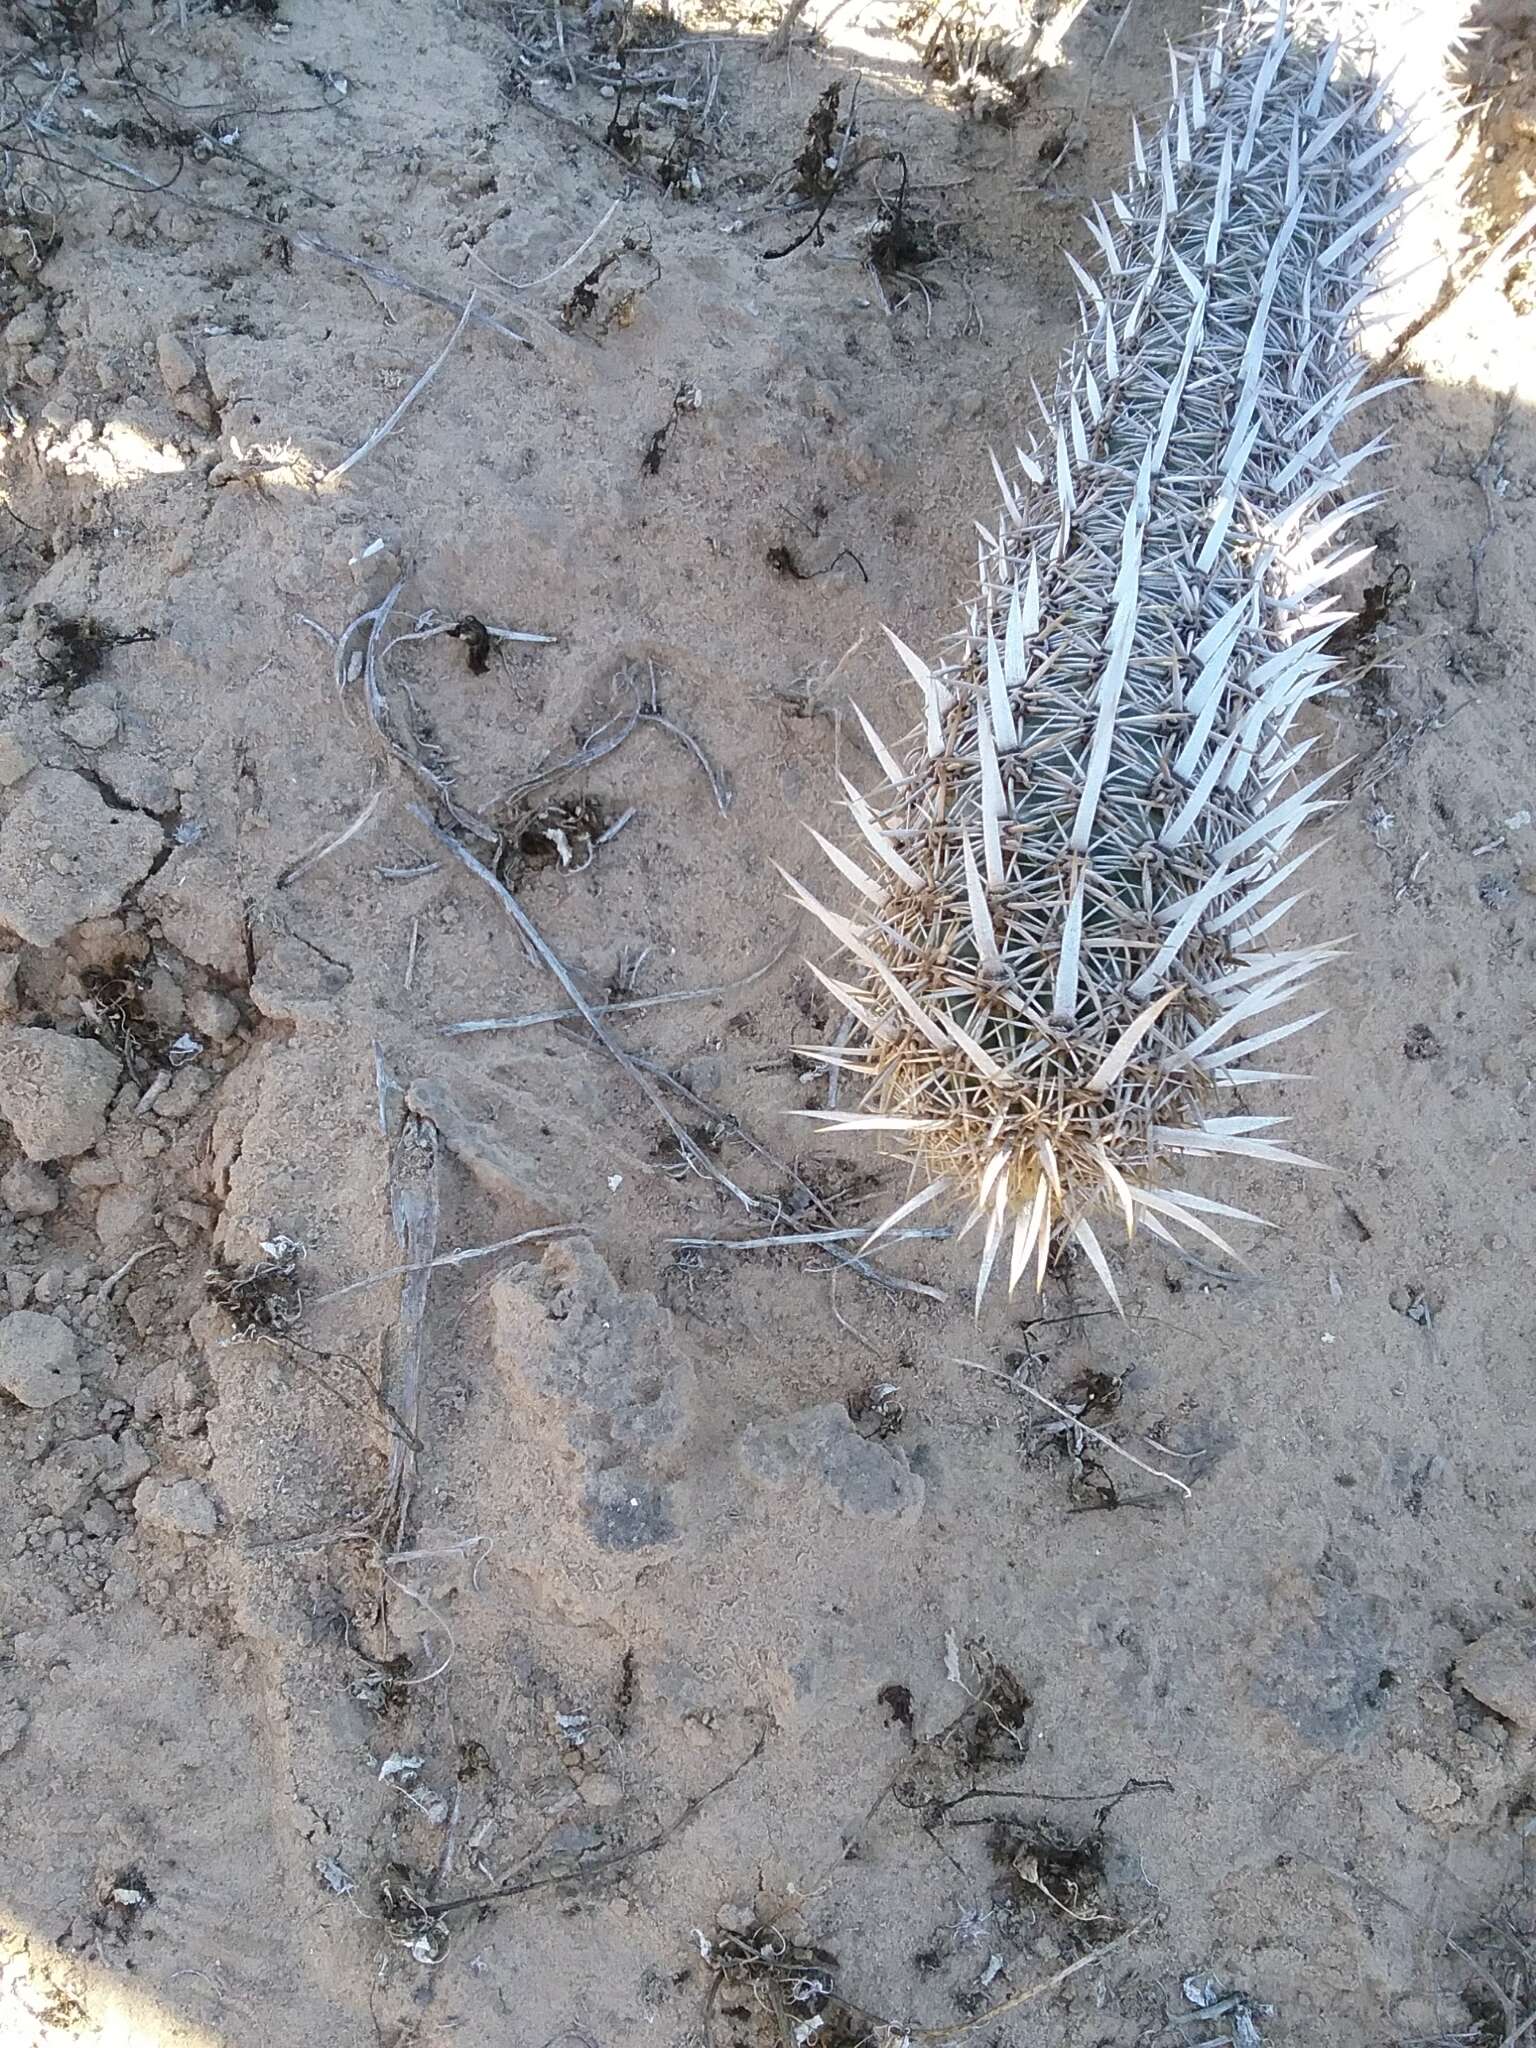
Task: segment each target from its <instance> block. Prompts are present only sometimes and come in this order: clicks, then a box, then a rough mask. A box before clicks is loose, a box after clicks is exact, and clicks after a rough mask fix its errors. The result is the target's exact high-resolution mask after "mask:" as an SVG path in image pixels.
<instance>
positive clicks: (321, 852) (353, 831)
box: [276, 789, 384, 889]
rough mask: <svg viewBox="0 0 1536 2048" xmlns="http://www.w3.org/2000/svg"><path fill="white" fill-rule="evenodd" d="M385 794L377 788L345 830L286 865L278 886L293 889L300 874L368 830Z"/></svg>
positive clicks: (278, 879)
mask: <svg viewBox="0 0 1536 2048" xmlns="http://www.w3.org/2000/svg"><path fill="white" fill-rule="evenodd" d="M383 794H384V792H383V790H381V789H376V790H375V791H374V793H373V795H372V796H371V797H369V799H368V801H367V803H365V804H364V805H363V808H362V809H361V810H360V811H359V812H358V814H357V816H356V817H355V818H354V819H353V820H352V822H351V824H350V825H348V826H347V827H346V828H345V829H344V830H343V831H340V832H338V833H337V834H336V836H335V838H334V839H327V840H325V841H324V843H323V844H321V845H319V846H316V847H313V848H311V850H310V851H309V852H308V853H303V854H300V856H299V858H298V859H297V860H296V861H293V862H292V863H291V864H290V865H289V866H288V867H285V868H284V869H283V872H282V873H281V874H280V875H279V876H278V878H277V882H276V887H277V888H279V889H291V888H292V886H293V884H294V883H295V882H296V881H298V880H299V878H300V876H302V875H307V874H308V873H309V872H310V870H311V869H312V868H317V867H319V865H320V863H321V861H323V860H328V859H329V858H330V856H331V855H332V854H333V853H338V852H340V850H341V848H342V847H344V846H345V845H346V844H347V842H348V840H351V839H355V838H356V837H357V835H358V833H359V832H363V831H366V830H367V828H368V826H369V825H370V824H371V823H372V822H373V814H374V812H375V811H376V810H377V809H378V808H379V802H380V799H381V798H382V797H383Z"/></svg>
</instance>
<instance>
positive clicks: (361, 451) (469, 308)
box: [321, 292, 475, 484]
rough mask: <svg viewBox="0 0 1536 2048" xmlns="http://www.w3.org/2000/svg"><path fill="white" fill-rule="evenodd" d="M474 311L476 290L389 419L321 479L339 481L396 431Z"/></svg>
mask: <svg viewBox="0 0 1536 2048" xmlns="http://www.w3.org/2000/svg"><path fill="white" fill-rule="evenodd" d="M474 312H475V295H474V293H473V292H471V293H470V295H469V297H468V298H467V299H466V300H465V302H464V310H463V312H462V313H461V314H460V315H459V324H458V325H457V327H455V328H454V330H453V332H452V334H450V335H449V337H448V339H447V340H446V341H445V342H444V343H443V346H442V348H441V349H440V350H439V351H438V353H437V354H436V355H435V356H434V357H433V358H432V360H431V362H430V363H428V365H427V367H426V368H425V369H424V370H423V371H422V373H421V375H420V376H419V377H418V378H417V379H416V382H415V383H414V384H413V385H412V386H411V388H410V390H409V391H407V392H406V394H405V396H404V398H402V399H401V401H400V403H399V404H398V405H397V406H396V407H395V409H394V411H393V412H392V413H391V414H390V415H389V417H388V419H386V420H384V421H382V422H381V423H380V425H378V426H376V427H375V428H374V430H373V432H372V433H371V434H370V435H369V436H368V438H367V440H366V441H364V442H363V443H362V444H361V445H360V446H359V447H356V448H354V449H353V450H352V453H351V454H350V455H349V456H347V457H346V459H345V460H344V461H342V462H338V463H337V464H336V467H335V468H334V469H328V470H327V471H326V472H325V475H324V476H323V477H322V478H321V482H322V483H327V484H334V483H339V482H340V481H341V479H342V478H343V477H344V476H345V475H346V474H347V472H348V471H349V470H352V469H355V468H356V467H357V465H358V463H360V462H361V461H362V460H363V458H364V457H365V456H367V455H371V454H372V453H373V451H374V449H375V448H377V447H378V445H379V443H380V442H381V441H386V440H388V438H389V436H390V435H391V434H392V433H393V432H394V431H395V429H396V427H398V426H399V424H400V422H401V421H402V420H403V419H404V418H405V416H406V414H407V413H408V412H409V411H410V409H411V407H412V406H413V405H414V404H415V403H416V401H417V399H418V398H420V396H421V394H422V393H423V391H425V390H426V388H427V386H428V385H429V384H430V383H431V382H432V379H433V378H434V377H435V376H436V375H437V373H438V371H439V370H440V369H441V368H442V367H443V365H444V363H446V362H447V360H448V358H449V356H450V355H452V353H453V350H454V345H455V344H456V342H457V341H458V338H459V336H460V335H461V334H462V333H463V332H464V330H465V328H466V327H467V326H468V325H469V323H470V321H471V319H473V317H474Z"/></svg>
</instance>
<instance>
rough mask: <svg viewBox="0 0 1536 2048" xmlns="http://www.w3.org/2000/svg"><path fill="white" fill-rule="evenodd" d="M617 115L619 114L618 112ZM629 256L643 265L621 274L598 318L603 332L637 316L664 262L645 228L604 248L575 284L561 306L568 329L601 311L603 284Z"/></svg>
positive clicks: (611, 329)
mask: <svg viewBox="0 0 1536 2048" xmlns="http://www.w3.org/2000/svg"><path fill="white" fill-rule="evenodd" d="M614 118H615V119H617V118H618V117H617V116H615V117H614ZM626 257H634V258H635V259H637V261H638V263H639V264H640V266H641V274H640V275H639V276H636V277H629V278H624V277H621V278H620V280H619V281H618V282H619V288H618V290H617V292H616V293H615V295H614V297H613V299H612V300H611V301H610V303H609V306H608V309H607V311H606V312H605V313H604V314H603V317H602V319H601V320H599V321H598V322H597V329H596V331H597V332H598V333H599V334H600V335H606V334H610V333H612V331H613V330H614V329H615V328H624V327H627V326H628V325H629V323H630V321H631V320H632V319H633V318H634V314H635V307H636V306H637V305H638V304H639V302H640V300H641V299H642V298H643V297H644V296H645V294H646V293H647V292H648V291H649V290H650V289H651V287H652V286H653V285H655V284H658V283H659V282H660V280H661V265H660V263H659V262H658V261H657V260H656V256H655V254H654V252H653V250H652V248H651V238H650V235H649V234H648V233H647V232H646V231H645V230H643V229H635V230H634V231H632V232H631V233H629V234H627V235H625V236H624V237H623V239H622V240H621V241H620V242H619V243H617V244H616V246H615V247H613V248H611V249H606V250H604V252H603V254H602V255H601V256H599V257H598V259H597V261H596V262H595V263H594V264H593V265H592V267H591V269H590V270H588V271H587V272H586V273H585V275H584V276H583V277H582V278H581V279H580V280H579V281H578V282H577V284H576V285H575V286H574V287H573V288H572V290H571V292H570V294H569V296H568V297H567V299H566V301H565V304H564V305H563V306H562V307H561V308H560V324H561V326H562V327H564V328H566V329H567V331H569V330H570V329H572V328H574V327H575V326H576V324H577V322H578V321H584V320H591V319H592V317H593V315H594V314H595V313H596V312H597V309H598V306H599V304H600V303H601V298H602V285H603V281H604V279H605V278H607V277H608V275H609V272H610V271H613V270H615V269H617V268H619V266H621V265H623V263H624V261H625V258H626Z"/></svg>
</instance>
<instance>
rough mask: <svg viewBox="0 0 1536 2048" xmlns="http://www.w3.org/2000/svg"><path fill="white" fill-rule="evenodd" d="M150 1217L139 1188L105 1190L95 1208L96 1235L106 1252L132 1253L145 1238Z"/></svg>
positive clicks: (146, 1199) (150, 1209)
mask: <svg viewBox="0 0 1536 2048" xmlns="http://www.w3.org/2000/svg"><path fill="white" fill-rule="evenodd" d="M154 1216H155V1205H154V1203H153V1202H152V1201H151V1199H150V1198H149V1196H148V1195H147V1194H145V1193H144V1191H143V1189H142V1188H133V1187H116V1188H108V1189H107V1190H106V1192H105V1194H103V1196H102V1198H101V1200H100V1201H99V1202H98V1203H97V1204H96V1235H97V1236H98V1237H99V1238H100V1240H101V1242H102V1245H103V1246H104V1247H105V1249H106V1250H108V1251H110V1252H118V1251H128V1250H132V1249H134V1248H135V1247H136V1246H138V1245H140V1244H142V1243H143V1241H144V1239H145V1238H146V1237H147V1236H148V1234H149V1229H150V1225H151V1224H152V1223H153V1221H154Z"/></svg>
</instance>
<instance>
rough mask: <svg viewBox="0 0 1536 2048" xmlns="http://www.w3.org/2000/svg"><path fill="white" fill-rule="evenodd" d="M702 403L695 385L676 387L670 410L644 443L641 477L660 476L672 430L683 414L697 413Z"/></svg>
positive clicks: (702, 399)
mask: <svg viewBox="0 0 1536 2048" xmlns="http://www.w3.org/2000/svg"><path fill="white" fill-rule="evenodd" d="M703 403H704V397H703V393H702V392H701V391H700V390H699V389H698V387H697V386H696V385H693V384H679V385H678V387H677V390H676V392H675V393H674V394H673V398H672V410H671V411H670V412H669V413H668V414H667V417H666V418H665V419H664V420H663V421H662V423H661V425H660V426H659V427H658V428H657V429H656V431H655V433H654V434H652V436H651V438H650V440H649V441H648V442H647V443H646V446H645V454H644V455H643V456H642V457H641V461H640V471H641V474H642V475H643V476H659V475H660V474H661V463H662V457H663V456H664V455H665V454H666V452H667V445H668V443H669V442H670V441H671V439H672V429H673V428H674V427H675V426H676V425H677V423H678V421H679V420H680V419H681V418H682V417H683V415H684V413H689V412H697V411H698V409H699V407H700V406H701V405H702V404H703Z"/></svg>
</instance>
